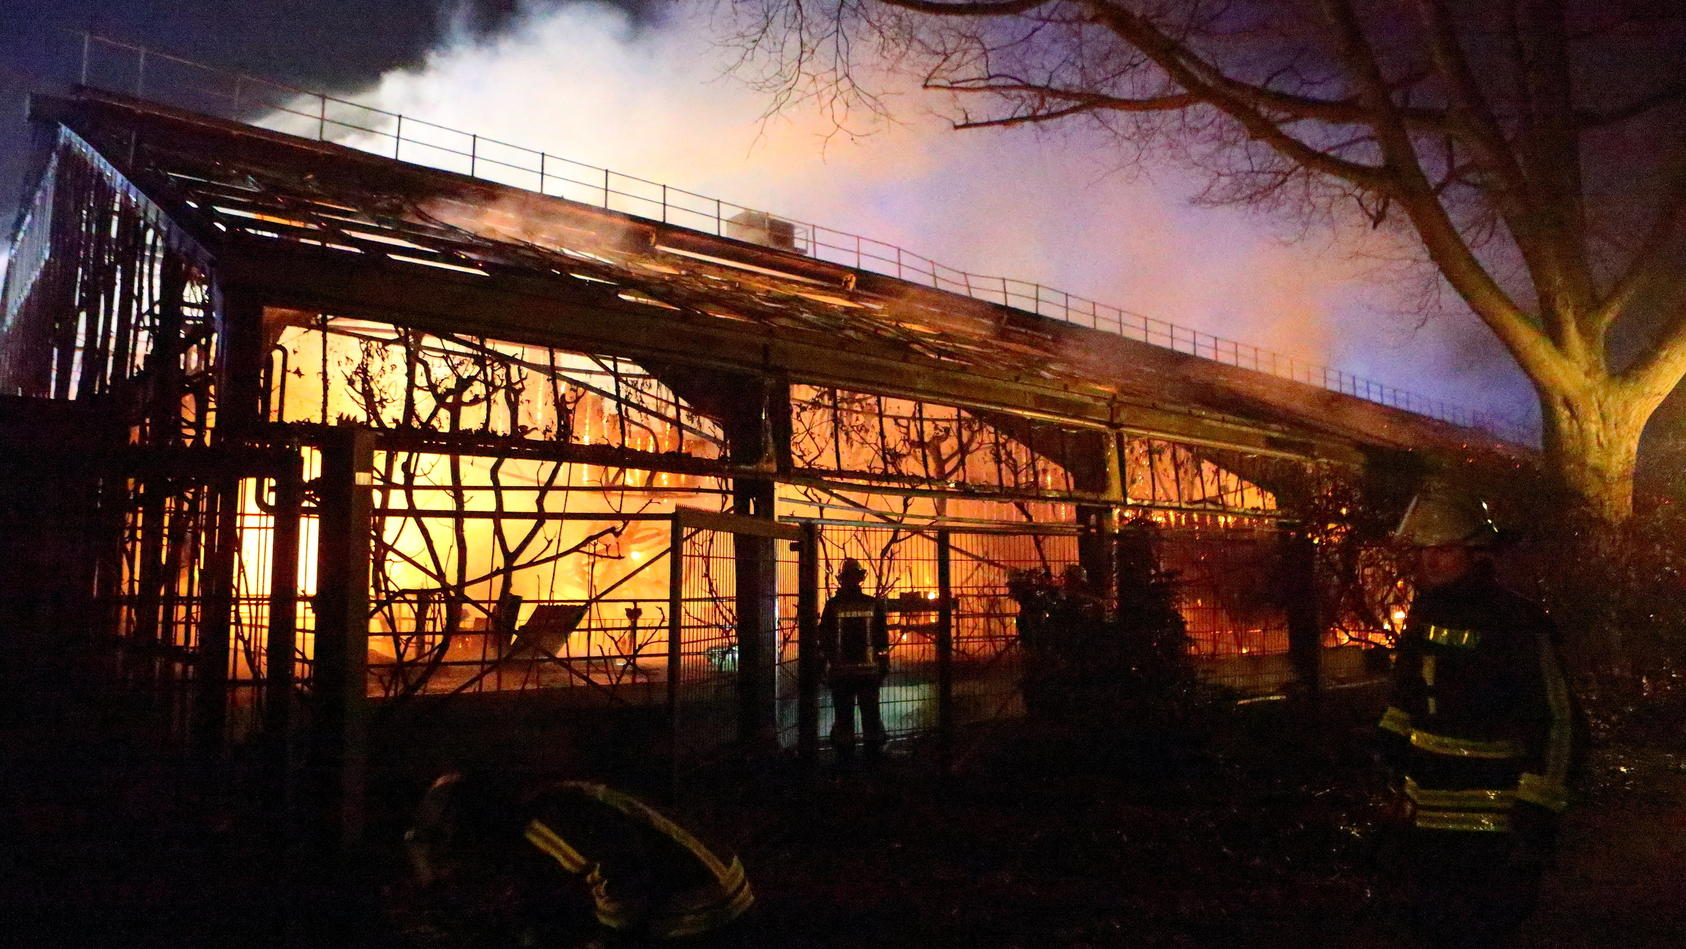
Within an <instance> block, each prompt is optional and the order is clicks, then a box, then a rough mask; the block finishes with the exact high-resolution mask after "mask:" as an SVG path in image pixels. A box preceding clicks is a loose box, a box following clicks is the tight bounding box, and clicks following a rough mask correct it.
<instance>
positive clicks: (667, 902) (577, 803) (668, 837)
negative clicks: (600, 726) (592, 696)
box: [523, 781, 755, 939]
mask: <svg viewBox="0 0 1686 949" xmlns="http://www.w3.org/2000/svg"><path fill="white" fill-rule="evenodd" d="M525 813H526V814H527V815H529V820H528V822H527V824H526V826H525V828H524V830H523V836H524V837H525V839H526V841H527V843H529V844H531V845H532V846H533V847H536V848H538V850H539V851H540V852H541V853H543V854H545V855H547V856H549V857H551V858H552V859H554V860H555V862H556V863H557V864H558V865H560V866H561V868H562V869H563V870H564V871H566V872H567V873H569V874H572V875H574V876H577V877H580V878H582V879H583V880H584V882H585V883H586V885H588V886H589V887H590V889H591V895H592V900H593V902H594V903H595V905H596V914H597V919H598V921H599V922H601V923H602V924H603V925H605V926H608V927H609V928H611V929H615V930H620V931H624V932H629V933H634V934H637V935H640V936H644V937H648V938H654V939H674V938H679V937H683V936H693V935H697V934H700V933H705V932H709V931H712V930H714V929H717V928H719V927H721V926H724V925H725V924H727V923H729V922H731V921H732V920H734V919H737V918H738V917H739V916H741V915H743V913H744V911H745V910H747V909H749V907H750V905H751V904H753V903H754V902H755V896H754V894H753V893H751V892H750V888H749V879H748V877H747V876H746V875H745V874H744V869H743V864H742V863H740V862H739V861H738V859H737V858H736V857H731V858H729V859H727V858H722V857H720V856H717V855H716V854H715V853H714V851H712V850H710V849H709V848H708V847H707V846H705V845H704V844H703V843H701V842H700V841H698V840H697V839H696V838H695V837H694V836H692V835H691V833H690V832H689V831H687V830H685V828H683V827H680V826H679V825H678V824H675V823H674V822H673V821H672V820H670V819H668V818H667V817H666V816H664V815H662V814H661V813H660V812H658V811H656V810H655V809H653V808H651V807H650V806H649V805H647V804H645V803H644V802H642V801H640V800H638V799H637V798H635V797H632V796H631V795H629V794H626V793H623V792H621V791H617V790H615V789H614V788H610V787H606V786H604V785H601V784H589V783H585V782H581V781H566V782H562V783H560V784H555V785H552V786H551V787H549V788H547V789H546V790H545V791H543V792H542V793H540V794H539V795H537V796H535V797H534V798H533V799H532V800H531V801H529V803H528V805H527V807H526V810H525Z"/></svg>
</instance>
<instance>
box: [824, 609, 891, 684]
mask: <svg viewBox="0 0 1686 949" xmlns="http://www.w3.org/2000/svg"><path fill="white" fill-rule="evenodd" d="M889 651H890V631H889V625H888V623H887V622H886V621H885V617H884V601H883V600H880V599H879V598H878V597H875V596H872V595H870V594H867V593H865V592H863V591H862V590H860V589H859V588H858V587H857V588H854V589H850V588H848V587H845V588H843V589H841V590H838V591H837V593H836V594H834V595H833V596H832V598H831V599H830V600H828V601H826V604H825V610H824V612H822V613H821V614H820V653H821V654H822V655H824V656H825V660H826V664H827V666H829V668H830V674H831V675H832V676H849V675H877V674H878V673H879V672H880V671H881V670H882V665H881V663H882V661H883V660H884V659H885V657H886V656H888V655H889Z"/></svg>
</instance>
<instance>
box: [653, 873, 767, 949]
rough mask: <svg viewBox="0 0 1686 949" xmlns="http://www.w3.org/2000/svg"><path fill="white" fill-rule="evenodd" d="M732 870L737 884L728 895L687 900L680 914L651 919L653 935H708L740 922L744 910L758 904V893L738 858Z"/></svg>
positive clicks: (675, 936)
mask: <svg viewBox="0 0 1686 949" xmlns="http://www.w3.org/2000/svg"><path fill="white" fill-rule="evenodd" d="M731 869H732V870H735V871H736V876H737V879H738V885H737V886H736V887H735V888H734V889H732V890H729V891H728V892H727V893H725V894H719V893H706V894H698V895H697V896H695V897H693V898H692V899H690V900H687V901H686V904H687V905H684V906H682V907H681V909H680V911H678V912H674V913H667V914H662V915H659V916H657V917H655V918H653V919H651V920H650V926H649V931H650V935H652V936H656V937H658V938H662V939H676V938H678V937H681V936H694V935H697V934H698V933H704V932H708V931H709V930H711V929H715V928H717V927H719V926H724V925H725V924H727V923H729V922H731V921H732V920H734V919H737V918H738V917H739V916H742V915H743V914H744V911H745V910H747V909H749V908H750V907H751V906H752V905H754V904H755V894H754V893H753V892H751V891H750V889H749V883H748V881H747V880H745V879H744V875H743V866H742V865H741V864H739V863H738V861H737V860H736V859H734V860H733V861H732V868H731ZM698 904H704V905H701V906H700V907H699V908H696V909H691V908H690V907H691V906H698Z"/></svg>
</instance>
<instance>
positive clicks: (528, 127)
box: [207, 0, 1534, 416]
mask: <svg viewBox="0 0 1686 949" xmlns="http://www.w3.org/2000/svg"><path fill="white" fill-rule="evenodd" d="M707 6H708V4H697V5H692V4H680V5H676V6H674V7H670V8H664V9H666V10H667V12H666V13H665V14H664V15H663V16H661V17H660V18H658V19H656V20H654V21H651V20H648V19H645V20H642V21H640V22H639V23H636V24H635V22H634V21H633V20H632V19H631V18H629V16H628V14H627V13H625V12H624V11H623V10H622V9H621V8H619V7H616V6H610V5H604V4H598V3H590V2H586V3H559V2H555V0H551V2H531V3H527V4H525V5H523V6H521V7H519V8H518V10H517V12H516V13H514V14H513V15H511V16H508V17H506V18H504V19H503V20H501V21H500V22H499V23H498V24H497V26H496V27H495V28H493V29H491V30H485V29H479V30H474V29H453V28H449V27H447V28H446V29H445V30H444V34H443V35H442V36H441V37H440V39H439V40H438V41H437V42H436V43H435V44H434V45H433V48H432V49H431V51H430V52H429V53H428V54H427V55H426V56H425V57H424V58H423V59H422V60H421V61H420V63H419V64H417V65H415V66H411V67H406V68H399V69H393V70H390V71H387V72H385V73H384V74H383V75H381V76H380V77H379V79H378V80H376V81H374V82H373V83H371V84H369V85H367V86H366V87H364V88H340V89H328V90H324V91H328V92H332V93H335V94H338V95H341V96H344V97H346V98H353V99H356V100H358V101H361V102H366V103H369V104H371V105H377V106H379V107H380V108H383V109H387V110H390V111H393V112H398V113H402V114H405V115H408V116H414V117H417V118H422V119H426V120H428V121H432V122H437V123H440V124H442V125H447V126H453V127H456V128H461V129H465V130H472V131H476V132H478V133H480V134H482V135H485V136H489V137H492V138H497V139H502V140H504V141H508V142H512V143H517V144H521V145H524V146H528V147H531V148H535V149H541V150H543V151H546V152H548V153H551V154H554V155H559V156H564V157H567V158H570V159H573V160H576V161H580V162H584V163H588V164H592V165H599V166H605V167H609V168H613V169H615V170H616V171H618V172H623V173H625V174H629V175H636V176H639V177H642V178H646V179H651V180H654V181H660V182H665V183H667V184H670V185H673V186H675V187H679V188H684V189H687V190H690V191H694V192H700V193H702V194H707V195H712V196H717V197H720V198H723V199H725V200H727V201H730V202H733V203H735V204H739V205H744V206H749V207H758V208H764V209H766V210H769V211H771V212H773V213H775V214H780V215H783V216H787V217H792V218H796V219H800V220H804V221H810V222H815V223H819V224H823V225H825V226H827V227H833V228H837V229H839V230H843V231H852V232H857V233H861V234H864V235H867V236H869V237H872V238H875V239H878V240H882V241H886V242H889V243H893V244H898V245H901V246H903V247H905V248H907V249H909V250H911V251H915V252H917V253H920V254H923V255H925V256H927V257H931V258H934V259H936V260H938V261H940V262H942V263H944V264H947V265H949V266H953V267H957V268H960V269H964V270H967V271H970V272H973V273H981V274H990V275H998V276H1008V277H1012V278H1015V279H1022V280H1026V281H1035V282H1039V283H1041V284H1044V285H1046V286H1051V287H1057V288H1060V289H1063V290H1067V291H1069V292H1071V293H1074V294H1079V295H1082V296H1086V297H1091V298H1094V299H1097V300H1100V301H1103V302H1106V303H1110V304H1112V305H1116V306H1119V307H1122V308H1124V309H1127V310H1130V311H1134V312H1137V313H1144V314H1148V315H1150V316H1154V317H1157V318H1159V319H1163V320H1168V321H1171V322H1174V323H1178V324H1180V325H1183V326H1186V327H1189V328H1192V329H1197V330H1201V331H1204V332H1207V333H1211V334H1214V335H1218V336H1223V337H1227V338H1230V339H1236V340H1239V341H1242V342H1246V343H1252V344H1255V345H1258V346H1261V347H1263V348H1266V349H1271V350H1275V351H1277V352H1280V353H1284V354H1289V355H1293V356H1295V357H1298V358H1302V359H1308V360H1312V361H1316V362H1323V363H1327V364H1329V365H1331V366H1334V367H1337V368H1340V369H1344V370H1347V371H1348V372H1351V373H1354V374H1357V375H1360V376H1365V377H1369V378H1372V379H1375V380H1377V381H1380V382H1384V383H1387V384H1390V385H1395V386H1398V387H1400V388H1403V389H1407V390H1411V391H1414V392H1417V393H1421V394H1423V395H1427V396H1431V397H1438V398H1443V399H1446V400H1447V401H1449V402H1452V403H1455V404H1459V405H1463V406H1466V407H1468V408H1470V409H1474V410H1478V411H1490V412H1499V413H1504V414H1509V415H1513V416H1524V415H1527V416H1532V415H1533V414H1534V408H1533V405H1532V395H1531V390H1530V389H1529V387H1528V384H1527V383H1526V381H1525V380H1524V379H1523V377H1522V376H1521V373H1520V372H1519V371H1518V370H1516V369H1515V368H1514V366H1512V365H1511V364H1510V363H1509V361H1508V358H1507V357H1506V356H1505V355H1504V354H1503V353H1502V351H1501V350H1500V349H1499V346H1498V344H1497V343H1496V341H1494V340H1493V339H1492V338H1491V337H1490V336H1489V335H1488V334H1487V333H1486V331H1485V329H1483V328H1481V327H1480V326H1478V325H1477V324H1476V322H1475V319H1474V317H1473V316H1471V315H1469V314H1468V313H1467V311H1465V310H1464V309H1463V308H1462V307H1461V306H1458V305H1456V301H1455V300H1454V301H1452V304H1453V305H1451V306H1448V307H1447V310H1448V315H1444V316H1440V317H1437V318H1435V319H1433V320H1431V321H1429V322H1427V323H1426V324H1425V325H1422V326H1421V327H1420V328H1419V327H1418V325H1417V324H1418V323H1420V322H1421V321H1420V319H1419V318H1416V317H1413V316H1408V315H1402V314H1401V312H1400V311H1401V310H1403V309H1408V307H1407V306H1406V305H1405V304H1404V303H1403V302H1402V301H1406V300H1409V299H1410V298H1411V294H1410V293H1409V292H1405V291H1402V290H1401V288H1400V287H1399V285H1398V284H1397V283H1396V282H1395V281H1394V278H1395V277H1397V275H1398V274H1397V271H1398V269H1399V268H1398V267H1397V266H1394V267H1387V266H1382V265H1379V264H1378V263H1377V262H1376V261H1375V259H1373V258H1371V257H1366V256H1365V255H1366V254H1372V255H1373V254H1381V255H1383V256H1386V255H1388V254H1389V253H1390V251H1391V252H1392V253H1393V254H1394V255H1395V256H1397V251H1396V250H1394V249H1392V248H1389V247H1388V246H1387V245H1386V243H1385V238H1384V237H1382V236H1379V235H1374V234H1368V233H1367V232H1364V231H1362V230H1356V229H1355V230H1351V231H1345V232H1342V233H1341V234H1339V235H1334V236H1332V235H1331V234H1330V233H1329V232H1328V231H1327V230H1320V229H1313V230H1312V231H1311V233H1309V234H1305V235H1303V236H1301V230H1302V229H1301V228H1300V227H1299V225H1298V222H1294V221H1288V220H1284V219H1280V218H1271V217H1268V216H1266V215H1265V214H1263V213H1261V212H1248V211H1245V210H1242V209H1234V208H1221V209H1210V208H1202V207H1195V206H1193V205H1191V204H1190V203H1189V198H1190V197H1191V196H1192V195H1194V194H1195V193H1196V192H1197V191H1198V190H1199V185H1200V183H1199V181H1198V180H1196V179H1194V178H1192V177H1190V176H1189V175H1187V174H1184V173H1181V172H1179V171H1178V170H1176V169H1174V168H1170V167H1151V168H1147V169H1138V171H1142V170H1145V172H1146V173H1145V174H1144V173H1119V172H1115V171H1111V170H1110V169H1111V166H1112V164H1113V163H1116V161H1117V159H1116V157H1115V156H1114V154H1112V153H1110V152H1109V151H1108V149H1107V148H1106V147H1105V145H1104V143H1102V142H1100V141H1098V140H1097V139H1094V138H1090V137H1086V136H1085V134H1084V133H1083V132H1081V131H1080V130H1072V131H1071V132H1070V133H1064V132H1061V131H1058V130H1056V131H1055V132H1054V133H1052V134H1046V135H1040V136H1039V135H1036V134H1034V133H1031V132H1027V131H1001V130H979V131H967V132H956V131H953V130H952V129H951V128H950V126H949V124H948V123H947V121H946V120H944V119H942V118H940V117H939V116H938V115H936V114H935V111H934V108H935V107H936V106H937V103H927V102H922V101H921V100H920V99H919V97H918V95H917V94H916V93H914V92H912V91H911V90H910V91H907V92H905V93H904V94H902V95H901V96H899V97H897V98H896V99H894V100H892V106H893V109H894V111H895V113H896V115H897V118H898V119H899V120H900V121H899V124H893V125H889V124H880V125H878V126H877V127H875V128H874V129H873V130H872V134H870V135H866V136H862V137H851V136H849V135H845V134H836V129H835V127H834V126H833V125H832V124H831V123H830V122H829V120H828V119H826V118H825V117H824V116H822V115H820V114H819V113H818V111H817V110H813V109H805V108H804V107H802V106H794V107H792V108H791V109H789V110H787V111H786V112H784V113H782V114H779V115H777V116H775V117H773V118H772V119H770V120H763V114H764V112H765V111H766V109H767V104H768V100H767V98H766V96H765V95H764V94H763V93H760V92H757V91H755V90H753V89H751V88H749V87H748V86H747V85H745V84H744V83H743V82H741V81H739V80H738V79H737V78H735V77H732V76H729V75H724V70H725V67H726V63H727V61H728V60H729V58H730V53H729V52H728V51H723V50H721V49H719V48H716V47H715V46H713V45H711V42H710V36H711V35H713V34H712V33H711V31H710V30H709V29H708V27H707V25H706V23H705V22H703V20H704V18H705V17H706V8H707ZM444 20H445V22H447V23H449V22H450V18H449V17H446V18H444ZM207 28H211V27H207ZM321 55H323V56H327V57H332V56H334V55H335V54H334V51H333V50H332V49H331V48H324V49H322V50H321ZM219 65H228V66H233V67H240V66H242V65H243V64H241V63H239V62H227V61H224V62H222V63H219ZM278 78H282V79H289V78H292V77H286V76H282V77H278ZM1289 236H1293V237H1296V238H1297V239H1295V240H1292V241H1289V240H1286V239H1285V238H1286V237H1289Z"/></svg>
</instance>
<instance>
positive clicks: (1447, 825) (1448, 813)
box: [1412, 809, 1510, 833]
mask: <svg viewBox="0 0 1686 949" xmlns="http://www.w3.org/2000/svg"><path fill="white" fill-rule="evenodd" d="M1412 820H1413V822H1414V823H1415V824H1416V825H1417V826H1418V827H1421V828H1423V829H1424V830H1475V831H1496V832H1501V833H1502V832H1504V831H1508V830H1510V814H1509V813H1508V812H1506V811H1468V810H1439V809H1420V810H1418V811H1417V813H1416V816H1415V817H1413V818H1412Z"/></svg>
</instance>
